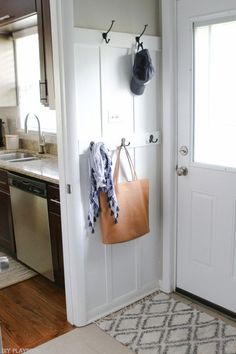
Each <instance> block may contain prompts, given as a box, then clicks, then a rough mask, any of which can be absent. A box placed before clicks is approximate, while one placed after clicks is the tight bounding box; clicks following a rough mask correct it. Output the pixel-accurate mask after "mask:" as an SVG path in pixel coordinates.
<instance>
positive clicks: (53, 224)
mask: <svg viewBox="0 0 236 354" xmlns="http://www.w3.org/2000/svg"><path fill="white" fill-rule="evenodd" d="M47 191H48V210H49V213H48V216H49V226H50V236H51V247H52V262H53V270H54V277H55V283H56V284H57V285H59V286H61V287H64V265H63V247H62V231H61V215H60V214H61V210H60V194H59V187H58V186H57V185H48V189H47Z"/></svg>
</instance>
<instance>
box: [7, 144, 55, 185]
mask: <svg viewBox="0 0 236 354" xmlns="http://www.w3.org/2000/svg"><path fill="white" fill-rule="evenodd" d="M15 151H16V150H14V151H13V150H3V149H0V155H1V154H4V153H7V152H15ZM17 151H19V152H30V153H33V154H34V155H37V157H39V159H37V160H29V161H18V162H9V161H3V160H1V159H0V168H3V169H5V170H7V171H12V172H18V173H21V174H23V175H26V176H31V177H34V178H38V179H41V180H44V181H47V182H51V183H55V184H59V174H58V163H57V157H56V156H55V155H48V154H44V155H40V154H37V153H35V152H32V151H29V150H17Z"/></svg>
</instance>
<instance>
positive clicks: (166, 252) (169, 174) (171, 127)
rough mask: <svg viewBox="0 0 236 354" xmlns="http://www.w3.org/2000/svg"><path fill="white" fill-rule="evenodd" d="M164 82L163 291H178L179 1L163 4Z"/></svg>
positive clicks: (169, 0)
mask: <svg viewBox="0 0 236 354" xmlns="http://www.w3.org/2000/svg"><path fill="white" fill-rule="evenodd" d="M161 8H162V82H163V91H162V92H163V276H162V281H161V282H160V288H161V290H163V291H165V292H167V293H169V292H171V291H173V290H174V289H175V268H176V174H175V165H176V151H177V148H176V145H177V143H176V142H177V139H176V136H177V134H176V132H177V124H176V122H177V113H176V112H177V109H176V102H177V100H176V77H177V75H176V68H177V63H176V61H177V57H176V0H162V1H161Z"/></svg>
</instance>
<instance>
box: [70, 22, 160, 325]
mask: <svg viewBox="0 0 236 354" xmlns="http://www.w3.org/2000/svg"><path fill="white" fill-rule="evenodd" d="M74 34H75V36H74V58H75V60H74V63H75V82H76V102H77V117H76V119H77V120H78V126H79V134H78V135H79V139H84V138H85V137H86V139H88V141H89V139H90V138H91V140H92V139H93V137H94V136H102V137H104V138H105V137H114V138H115V137H116V138H117V137H120V139H121V138H122V137H123V136H127V135H132V134H135V133H144V132H148V131H156V130H160V129H161V116H160V111H161V108H160V102H161V97H160V87H161V82H160V74H159V64H160V63H159V62H160V41H159V39H158V38H157V37H143V41H144V45H145V46H146V47H148V49H149V50H150V53H151V56H152V60H153V64H154V67H155V69H156V75H155V77H154V79H153V80H152V81H151V83H150V84H149V85H148V86H147V87H146V90H145V93H144V95H142V96H140V97H138V96H136V97H134V96H133V94H132V93H131V92H130V88H129V86H130V80H131V77H132V65H133V56H134V45H135V36H133V35H130V34H122V33H116V34H115V33H111V34H110V37H111V41H110V43H109V44H108V45H106V44H105V43H103V42H102V36H101V33H100V32H99V31H94V30H82V29H75V30H74ZM112 116H118V117H119V118H118V119H117V120H116V119H115V120H113V119H112ZM130 153H131V156H132V158H133V159H134V162H135V167H136V170H137V173H138V176H139V177H140V178H142V177H145V178H149V181H150V233H149V234H148V235H145V236H143V237H141V238H139V239H137V240H134V241H130V242H126V243H123V244H117V245H103V244H102V242H101V235H100V230H99V223H98V222H97V225H96V230H95V234H90V233H89V231H88V230H87V210H88V190H89V181H88V163H87V155H86V154H82V155H80V186H81V200H82V205H81V214H80V217H81V218H82V219H83V225H82V229H83V238H84V248H85V267H84V269H85V272H86V274H85V279H86V299H87V304H86V306H87V313H88V321H91V320H92V319H95V318H98V317H100V316H102V315H103V314H105V313H108V312H109V311H112V310H114V309H115V308H118V307H121V306H124V305H126V304H128V303H129V302H131V301H134V300H136V299H137V298H139V297H141V296H143V295H145V294H147V293H150V292H151V291H153V290H156V289H158V287H159V280H160V279H161V277H162V274H161V263H162V259H161V254H162V251H161V249H162V226H161V209H160V205H161V152H160V145H153V146H147V147H145V146H144V147H139V148H132V149H130ZM124 169H125V170H126V167H125V165H124Z"/></svg>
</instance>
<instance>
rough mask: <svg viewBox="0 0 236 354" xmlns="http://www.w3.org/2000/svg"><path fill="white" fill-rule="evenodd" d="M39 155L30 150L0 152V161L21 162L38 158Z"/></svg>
mask: <svg viewBox="0 0 236 354" xmlns="http://www.w3.org/2000/svg"><path fill="white" fill-rule="evenodd" d="M38 159H39V157H38V156H36V155H34V154H31V153H29V152H7V153H3V154H0V161H7V162H21V161H30V160H38Z"/></svg>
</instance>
